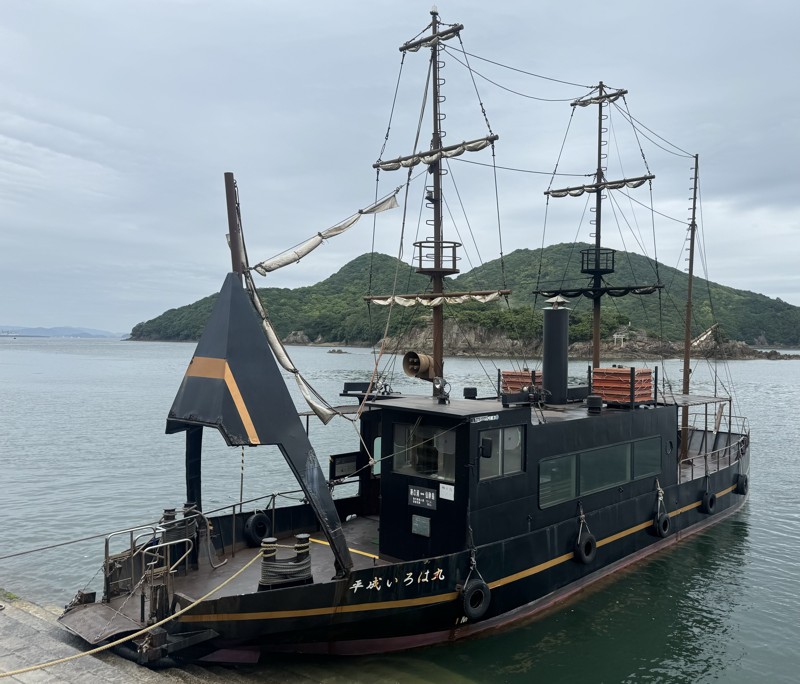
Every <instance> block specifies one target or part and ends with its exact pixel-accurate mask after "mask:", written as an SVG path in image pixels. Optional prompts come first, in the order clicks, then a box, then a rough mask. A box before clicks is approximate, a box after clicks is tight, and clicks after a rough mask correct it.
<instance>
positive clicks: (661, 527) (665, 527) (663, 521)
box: [653, 513, 672, 539]
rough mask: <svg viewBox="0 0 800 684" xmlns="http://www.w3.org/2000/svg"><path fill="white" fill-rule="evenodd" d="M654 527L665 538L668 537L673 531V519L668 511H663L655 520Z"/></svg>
mask: <svg viewBox="0 0 800 684" xmlns="http://www.w3.org/2000/svg"><path fill="white" fill-rule="evenodd" d="M653 527H654V528H655V530H656V534H657V535H658V536H659V537H661V538H662V539H663V538H664V537H668V536H669V533H670V532H671V531H672V520H671V519H670V517H669V515H667V514H666V513H661V514H660V515H657V516H656V517H655V519H654V520H653Z"/></svg>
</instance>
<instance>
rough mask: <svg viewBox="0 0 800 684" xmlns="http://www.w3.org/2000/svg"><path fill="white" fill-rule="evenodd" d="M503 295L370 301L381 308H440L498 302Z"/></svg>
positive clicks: (373, 299)
mask: <svg viewBox="0 0 800 684" xmlns="http://www.w3.org/2000/svg"><path fill="white" fill-rule="evenodd" d="M501 295H502V293H501V292H499V291H497V292H490V293H487V294H483V293H482V294H460V295H456V296H454V297H448V296H447V295H443V296H441V297H417V296H413V295H412V296H410V297H404V296H402V295H392V296H390V297H375V298H370V301H371V302H372V303H373V304H378V305H379V306H388V305H389V304H397V305H398V306H417V305H421V306H439V305H441V304H463V303H464V302H482V303H484V304H485V303H487V302H496V301H497V300H498V299H500V296H501Z"/></svg>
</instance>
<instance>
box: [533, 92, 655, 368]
mask: <svg viewBox="0 0 800 684" xmlns="http://www.w3.org/2000/svg"><path fill="white" fill-rule="evenodd" d="M627 93H628V91H627V90H609V89H607V88H606V86H605V85H604V84H603V82H602V81H600V83H599V84H598V86H597V88H596V89H595V90H593V91H592V94H591V95H589V96H587V97H582V98H579V99H577V100H575V101H573V102H571V103H570V104H571V106H573V107H588V106H589V105H593V104H596V105H597V170H596V171H595V181H594V183H591V184H589V185H578V186H574V187H570V188H561V189H560V190H547V191H546V192H545V193H544V194H545V195H550V196H551V197H566V196H567V195H571V196H572V197H577V196H579V195H582V194H583V193H584V192H593V193H594V194H595V204H594V212H595V218H594V234H593V235H594V248H592V249H585V250H583V251H582V252H581V273H585V274H587V275H588V276H590V279H591V280H590V282H591V284H590V286H589V287H585V288H578V289H575V288H569V289H561V290H546V291H540V292H538V294H543V295H545V296H547V297H553V296H555V295H562V296H565V297H576V296H578V295H584V296H586V297H589V298H590V299H591V300H592V368H598V367H599V366H600V309H601V307H600V300H601V299H602V297H603V295H605V294H607V293H608V292H609V290H613V291H614V293H615V294H617V295H619V294H630V293H634V294H647V293H648V292H652V291H653V290H654V289H655V288H660V287H661V285H648V286H641V285H629V286H623V287H618V286H614V287H613V288H609V287H607V286H605V285H604V284H603V276H606V275H609V274H611V273H613V272H614V254H615V251H614V250H613V249H603V247H602V212H603V198H604V195H603V193H604V192H605V191H606V190H608V189H619V188H622V187H629V188H636V187H639V186H640V185H642V184H643V183H645V182H646V181H649V180H652V179H653V178H655V176H653V175H652V174H648V175H646V176H638V177H636V178H623V179H621V180H613V181H610V180H608V179H607V178H606V175H605V167H604V166H603V162H604V160H605V159H606V154H605V153H604V152H603V148H604V147H605V146H606V145H607V144H608V143H607V141H606V140H605V139H604V134H605V133H607V132H608V129H607V128H605V127H604V126H603V122H604V121H605V119H607V118H608V116H607V115H606V114H604V113H603V108H604V107H607V106H608V105H609V104H610V103H611V102H614V100H617V99H619V98H620V97H622V96H623V95H626V94H627Z"/></svg>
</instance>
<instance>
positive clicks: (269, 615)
mask: <svg viewBox="0 0 800 684" xmlns="http://www.w3.org/2000/svg"><path fill="white" fill-rule="evenodd" d="M735 489H736V486H733V487H728V488H727V489H723V490H722V491H720V492H719V493H717V497H720V496H725V495H726V494H730V493H731V492H732V491H734V490H735ZM699 506H700V502H699V501H697V502H695V503H692V504H689V505H688V506H684V507H682V508H678V509H676V510H674V511H672V512H671V513H670V514H669V515H670V517H675V516H677V515H680V514H681V513H685V512H687V511H690V510H692V509H694V508H698V507H699ZM652 525H653V521H652V520H648V521H647V522H643V523H639V524H638V525H634V526H633V527H629V528H627V529H625V530H622V531H621V532H617V533H616V534H612V535H610V536H608V537H604V538H603V539H601V540H599V541H598V542H597V546H598V547H599V546H605V545H606V544H610V543H612V542H614V541H618V540H620V539H622V538H624V537H627V536H628V535H631V534H635V533H636V532H640V531H642V530H645V529H647V528H648V527H651V526H652ZM312 541H318V540H316V539H312ZM319 543H322V544H325V543H326V542H319ZM356 553H364V552H358V551H356ZM364 555H367V556H371V555H370V554H367V553H364ZM371 557H372V556H371ZM574 557H575V554H574V553H572V552H570V553H565V554H562V555H561V556H556V557H555V558H551V559H550V560H548V561H545V562H544V563H539V564H538V565H534V566H532V567H530V568H527V569H525V570H521V571H520V572H516V573H514V574H513V575H507V576H506V577H501V578H500V579H498V580H495V581H494V582H489V583H488V586H489V588H490V589H496V588H497V587H502V586H505V585H506V584H511V583H513V582H518V581H519V580H522V579H525V578H527V577H531V576H533V575H537V574H538V573H540V572H544V571H545V570H549V569H550V568H552V567H555V566H557V565H561V564H562V563H566V562H567V561H570V560H572V559H573V558H574ZM460 596H461V593H460V592H457V591H451V592H447V593H444V594H436V595H435V596H420V597H417V598H412V599H401V600H397V601H378V602H375V603H361V604H355V605H347V606H325V607H321V608H306V609H302V610H275V611H263V612H259V613H220V614H218V615H215V614H206V615H184V616H182V617H181V618H179V619H180V621H181V622H231V621H236V620H242V621H244V620H270V619H281V618H298V617H313V616H316V615H334V614H337V613H357V612H369V611H375V610H391V609H392V608H410V607H414V606H429V605H436V604H437V603H445V602H447V601H455V600H456V599H458V598H459V597H460Z"/></svg>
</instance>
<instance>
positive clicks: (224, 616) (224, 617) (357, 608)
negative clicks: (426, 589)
mask: <svg viewBox="0 0 800 684" xmlns="http://www.w3.org/2000/svg"><path fill="white" fill-rule="evenodd" d="M459 595H460V594H459V593H458V592H457V591H450V592H447V593H446V594H436V595H435V596H418V597H417V598H411V599H401V600H398V601H378V602H376V603H360V604H355V605H352V606H325V607H323V608H305V609H302V610H267V611H263V612H261V613H220V614H219V615H214V614H211V615H184V616H182V617H181V618H179V619H180V621H181V622H232V621H237V620H276V619H280V618H296V617H313V616H314V615H334V614H337V613H361V612H368V611H371V610H390V609H392V608H413V607H414V606H429V605H434V604H436V603H446V602H447V601H455V600H456V599H457V598H458V597H459Z"/></svg>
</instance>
